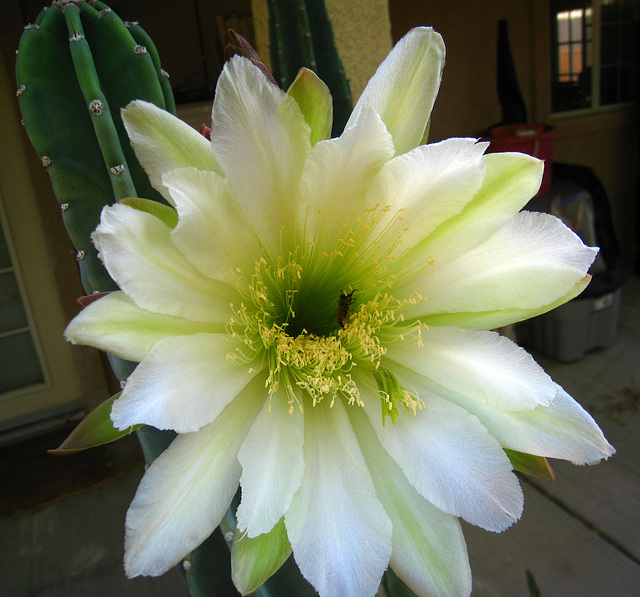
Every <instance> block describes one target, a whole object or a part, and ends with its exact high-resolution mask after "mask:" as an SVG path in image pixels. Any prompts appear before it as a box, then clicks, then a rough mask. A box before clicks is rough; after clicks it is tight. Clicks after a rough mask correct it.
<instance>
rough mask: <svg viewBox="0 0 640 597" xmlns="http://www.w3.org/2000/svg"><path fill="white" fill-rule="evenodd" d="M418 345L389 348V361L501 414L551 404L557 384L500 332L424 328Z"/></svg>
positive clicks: (399, 344) (391, 345)
mask: <svg viewBox="0 0 640 597" xmlns="http://www.w3.org/2000/svg"><path fill="white" fill-rule="evenodd" d="M422 341H423V343H424V346H422V347H418V345H417V342H415V341H412V342H404V343H394V344H390V345H389V347H388V353H387V357H388V358H389V359H391V360H393V361H395V362H397V363H399V364H401V365H404V366H405V367H409V368H410V369H413V370H414V371H416V372H417V373H419V374H420V375H423V376H424V377H428V378H429V379H432V380H433V381H435V382H436V383H438V384H440V385H442V386H444V387H446V388H448V389H450V390H453V391H454V392H458V393H460V394H463V395H464V396H467V397H468V398H471V399H473V400H477V401H478V402H480V403H481V404H489V405H490V406H493V407H495V408H498V409H501V410H525V409H529V408H534V407H536V406H538V405H540V404H543V405H548V404H550V403H551V401H552V400H553V399H554V398H555V395H556V389H555V384H554V383H553V381H551V378H550V377H549V376H548V375H547V374H546V373H545V372H544V370H543V369H542V367H540V365H538V364H537V363H536V362H535V361H534V360H533V358H532V357H531V355H530V354H529V353H527V352H526V351H525V350H523V349H522V348H520V347H519V346H518V345H517V344H515V343H514V342H512V341H511V340H509V339H508V338H505V337H504V336H500V335H499V334H496V333H495V332H476V331H470V330H460V329H457V328H452V327H435V326H432V327H430V328H428V329H423V330H422Z"/></svg>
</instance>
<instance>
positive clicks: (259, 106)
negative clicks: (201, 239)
mask: <svg viewBox="0 0 640 597" xmlns="http://www.w3.org/2000/svg"><path fill="white" fill-rule="evenodd" d="M309 134H310V132H309V126H308V125H307V124H306V122H305V121H304V117H303V116H302V113H301V112H300V108H299V107H298V104H297V103H296V101H295V100H294V99H293V98H292V97H290V96H288V95H287V94H285V93H284V92H283V91H281V90H280V89H278V88H277V87H276V86H275V85H273V84H272V83H270V82H269V81H268V80H267V78H266V77H265V76H264V74H263V73H262V72H261V71H260V70H259V69H258V68H257V67H256V66H254V65H253V64H252V63H251V62H250V61H249V60H246V59H244V58H241V57H239V56H234V57H233V58H232V59H231V60H230V61H229V62H227V63H226V64H225V67H224V70H223V71H222V74H221V75H220V78H219V79H218V85H217V87H216V96H215V100H214V102H213V114H212V125H211V143H212V147H213V150H214V154H215V156H216V158H217V160H218V162H219V163H220V165H221V166H222V168H223V170H224V173H225V175H226V177H227V178H228V179H229V181H230V182H231V186H232V187H233V190H234V191H235V193H236V196H237V197H238V201H239V202H240V205H241V206H242V209H243V210H244V212H245V213H246V215H247V218H248V219H249V221H250V222H251V224H252V225H253V226H255V229H256V232H257V233H259V234H262V235H264V236H265V240H266V241H267V242H269V243H271V244H272V245H273V246H272V249H277V248H278V245H279V242H280V234H281V226H285V230H289V229H290V228H291V223H292V221H293V220H294V218H295V214H296V212H297V209H298V205H299V202H300V195H299V189H298V187H299V184H300V176H301V174H302V166H303V164H304V161H305V158H306V157H307V154H308V153H309V151H310V150H311V143H310V141H309Z"/></svg>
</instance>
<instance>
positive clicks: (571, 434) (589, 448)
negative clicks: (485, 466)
mask: <svg viewBox="0 0 640 597" xmlns="http://www.w3.org/2000/svg"><path fill="white" fill-rule="evenodd" d="M416 383H421V384H422V385H424V386H425V387H427V388H429V389H430V390H431V391H433V392H437V393H438V394H440V395H441V396H444V397H446V398H447V400H450V401H451V402H454V403H456V404H458V405H459V406H461V407H462V408H464V409H465V410H467V411H469V412H470V413H471V414H473V415H475V416H476V417H478V419H479V420H480V422H481V423H482V424H483V425H484V426H485V427H486V428H487V429H488V430H489V433H491V435H493V436H494V437H495V438H496V439H497V440H498V441H499V442H500V444H501V445H502V446H503V447H505V448H507V449H510V450H517V451H519V452H524V453H526V454H534V455H537V456H544V457H546V458H560V459H562V460H569V461H571V462H573V463H574V464H594V463H596V462H598V461H600V460H602V459H603V458H609V456H611V455H612V454H613V453H614V452H615V450H614V449H613V447H612V446H611V445H610V444H609V442H607V440H606V439H605V437H604V435H603V434H602V431H601V430H600V428H599V427H598V425H597V424H596V422H595V421H594V420H593V418H592V417H591V416H590V415H589V414H588V413H587V412H586V411H585V410H584V409H583V408H582V407H581V406H580V405H579V404H578V403H577V402H576V401H575V400H574V399H573V398H572V397H571V396H569V394H567V393H566V392H565V391H564V390H563V389H562V388H561V387H560V386H559V385H557V384H555V388H556V396H555V398H554V400H553V402H552V403H551V404H550V405H549V406H538V407H537V408H535V409H533V410H525V411H520V412H513V411H512V412H504V411H501V410H499V409H497V408H493V407H491V406H489V405H481V404H478V403H477V402H476V401H474V400H469V399H468V398H467V397H465V396H462V395H461V394H458V393H455V392H452V391H450V390H447V389H446V388H443V387H438V386H436V385H434V383H433V382H431V381H429V380H426V379H424V378H423V379H422V380H421V381H417V380H416Z"/></svg>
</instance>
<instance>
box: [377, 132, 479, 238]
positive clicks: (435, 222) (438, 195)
mask: <svg viewBox="0 0 640 597" xmlns="http://www.w3.org/2000/svg"><path fill="white" fill-rule="evenodd" d="M487 145H488V144H486V143H478V142H477V141H476V139H447V140H446V141H442V142H440V143H433V144H430V145H421V146H420V147H416V148H415V149H413V150H411V151H409V152H407V153H405V154H404V155H401V156H398V157H396V158H395V159H393V160H391V161H390V162H388V163H387V164H386V165H385V166H384V168H382V170H381V171H380V173H379V174H378V176H377V177H376V178H375V180H374V181H373V184H372V186H371V189H370V191H369V195H368V197H367V204H368V205H376V204H380V205H384V206H388V207H389V210H390V213H391V214H392V215H394V216H395V215H396V213H397V214H398V215H399V219H398V220H397V221H396V223H395V224H394V227H393V228H391V229H389V231H388V232H387V233H386V234H387V235H388V236H389V237H390V238H391V241H395V239H396V238H397V237H399V236H402V247H403V249H409V248H411V247H412V246H413V245H415V244H417V243H418V242H420V241H422V240H424V239H425V238H426V237H427V236H428V235H429V234H430V233H431V232H432V231H433V230H435V229H436V228H437V227H438V226H439V225H440V224H441V223H442V222H445V221H446V220H448V219H449V218H451V217H453V216H455V215H456V214H458V213H460V212H461V211H462V209H463V208H464V207H465V206H466V205H467V203H469V202H470V201H471V200H472V199H473V198H474V196H475V195H476V193H477V192H478V189H479V188H480V186H481V185H482V180H483V178H484V174H485V169H486V168H485V164H484V161H483V159H482V156H483V154H484V151H485V150H486V148H487Z"/></svg>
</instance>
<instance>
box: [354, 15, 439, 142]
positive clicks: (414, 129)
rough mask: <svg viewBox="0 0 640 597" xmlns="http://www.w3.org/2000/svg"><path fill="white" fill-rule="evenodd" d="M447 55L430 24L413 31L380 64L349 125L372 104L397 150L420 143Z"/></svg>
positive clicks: (437, 34)
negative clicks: (391, 136) (362, 110)
mask: <svg viewBox="0 0 640 597" xmlns="http://www.w3.org/2000/svg"><path fill="white" fill-rule="evenodd" d="M444 54H445V50H444V42H443V41H442V37H441V36H440V34H439V33H436V32H435V31H434V30H433V29H431V28H430V27H418V28H416V29H412V30H411V31H409V33H407V35H405V36H404V37H403V38H402V39H401V40H400V41H399V42H398V43H397V44H396V45H395V47H394V48H393V50H391V52H390V54H389V55H388V56H387V58H386V59H385V60H384V62H383V63H382V64H381V65H380V66H379V67H378V70H377V71H376V74H375V75H374V76H373V77H372V78H371V80H370V81H369V83H368V84H367V86H366V88H365V90H364V92H363V93H362V95H361V96H360V99H359V100H358V103H357V104H356V106H355V108H354V110H353V114H352V115H351V118H350V119H349V121H348V122H347V126H346V127H345V128H347V127H349V126H350V125H351V124H353V122H354V121H355V119H356V118H357V117H358V114H359V111H360V110H361V109H363V108H365V107H371V108H373V109H374V110H375V111H376V112H377V113H378V114H380V117H381V118H382V121H383V122H384V123H385V125H386V127H387V129H388V130H389V132H390V133H391V134H392V135H393V144H394V146H395V148H396V153H398V154H401V153H405V152H406V151H409V150H410V149H413V148H414V147H416V146H417V145H419V144H420V142H421V141H422V138H423V135H424V132H425V128H426V126H427V122H428V121H429V118H430V117H431V109H432V108H433V104H434V102H435V99H436V95H437V94H438V88H439V87H440V79H441V78H442V67H443V66H444Z"/></svg>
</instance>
